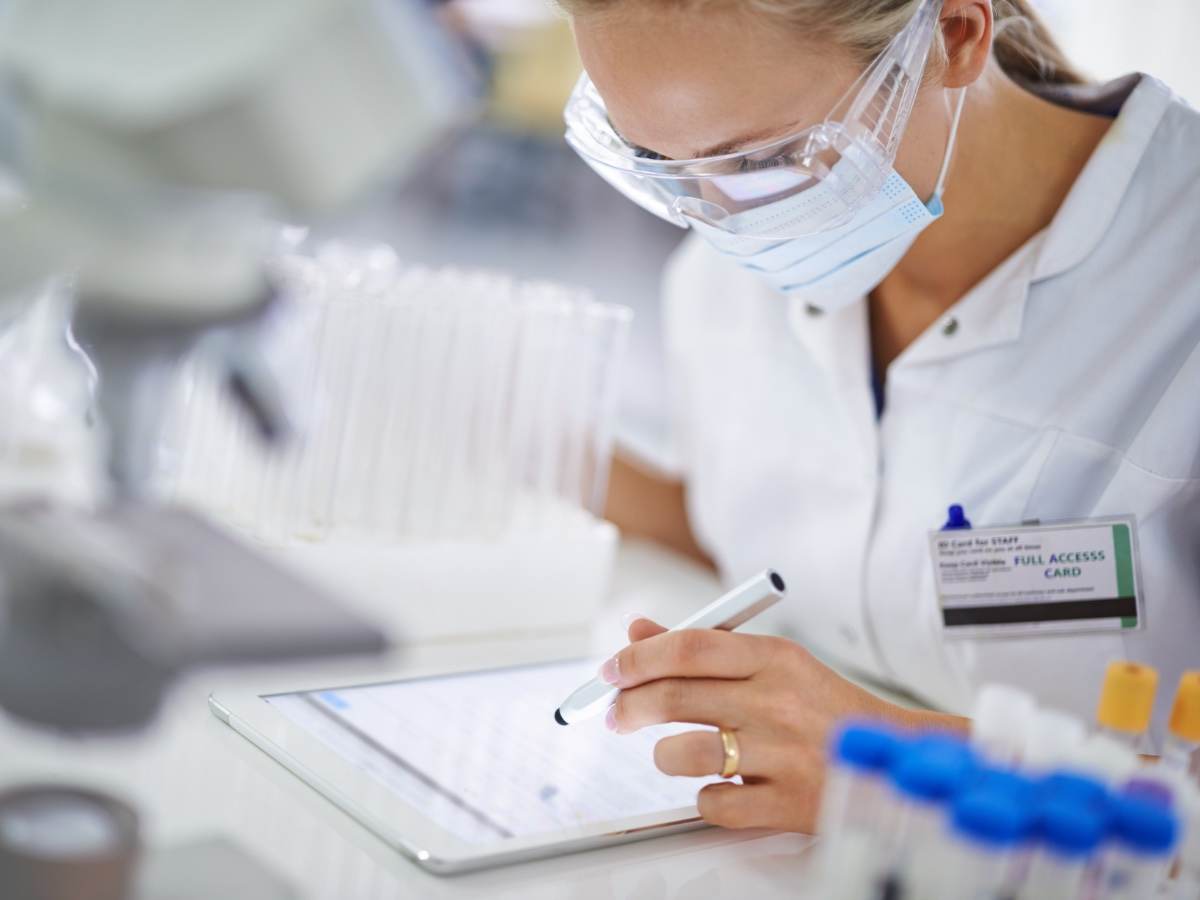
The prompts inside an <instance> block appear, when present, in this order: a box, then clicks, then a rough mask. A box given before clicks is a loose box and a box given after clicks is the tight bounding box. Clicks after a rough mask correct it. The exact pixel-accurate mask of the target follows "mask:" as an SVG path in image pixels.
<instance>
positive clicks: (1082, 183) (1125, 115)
mask: <svg viewBox="0 0 1200 900" xmlns="http://www.w3.org/2000/svg"><path fill="white" fill-rule="evenodd" d="M1041 93H1042V95H1043V96H1045V97H1046V99H1048V100H1051V101H1053V102H1055V103H1061V104H1062V105H1064V106H1071V107H1072V108H1075V109H1081V110H1086V111H1088V112H1093V113H1099V114H1107V115H1111V114H1114V113H1115V114H1116V118H1115V120H1114V121H1113V124H1112V125H1111V126H1110V128H1109V130H1108V132H1107V133H1106V134H1105V136H1104V138H1103V139H1102V140H1101V141H1100V143H1099V145H1098V146H1097V147H1096V149H1095V151H1094V152H1093V153H1092V156H1091V158H1089V159H1088V161H1087V163H1086V165H1084V167H1083V171H1081V172H1080V174H1079V177H1078V178H1077V179H1076V180H1075V184H1074V185H1072V187H1071V190H1070V191H1069V192H1068V194H1067V196H1066V199H1065V200H1064V201H1063V203H1062V205H1061V206H1060V207H1059V209H1058V212H1057V213H1055V215H1054V218H1053V219H1052V220H1051V222H1050V224H1049V225H1048V226H1047V227H1046V228H1045V229H1043V230H1042V231H1041V232H1039V233H1038V234H1036V235H1034V236H1033V237H1032V238H1030V239H1029V240H1028V241H1027V242H1026V243H1025V244H1024V245H1022V246H1021V247H1020V248H1019V249H1018V250H1017V251H1016V252H1015V253H1013V255H1012V256H1010V257H1009V258H1008V259H1007V260H1005V261H1004V262H1003V263H1001V264H1000V265H999V266H998V267H997V268H996V269H994V270H993V271H992V272H990V273H989V274H988V275H987V276H986V277H985V278H984V279H983V280H982V281H981V282H980V283H979V284H977V285H976V286H975V287H974V288H972V289H971V290H970V291H968V292H967V293H966V294H965V295H964V296H963V297H962V299H960V300H959V301H958V302H957V303H956V304H954V305H953V306H952V307H950V309H949V310H947V312H946V315H945V316H943V317H942V319H941V320H939V321H938V322H936V323H935V324H934V325H933V326H932V327H931V328H929V329H927V330H926V331H925V332H924V333H923V334H922V335H921V336H920V337H919V338H917V340H916V341H914V342H913V344H912V345H911V346H909V347H908V348H907V349H906V350H905V351H904V352H903V353H902V354H901V355H900V357H899V358H898V359H897V363H898V364H900V365H913V364H918V363H925V362H935V361H940V360H944V359H949V358H952V357H956V356H962V355H964V354H967V353H973V352H976V351H978V350H984V349H988V348H990V347H996V346H1000V345H1003V344H1007V343H1011V342H1013V341H1016V340H1017V339H1018V338H1019V337H1020V335H1021V323H1022V320H1023V318H1024V314H1025V303H1026V301H1027V300H1028V299H1029V290H1030V287H1031V286H1032V285H1033V284H1035V283H1037V282H1038V281H1041V280H1043V279H1047V278H1051V277H1053V276H1055V275H1060V274H1062V273H1063V272H1066V271H1067V270H1069V269H1071V268H1073V267H1074V266H1077V265H1079V264H1080V263H1081V262H1083V261H1084V260H1085V259H1086V258H1087V257H1088V255H1089V254H1090V253H1091V252H1092V251H1093V250H1095V249H1096V247H1097V246H1098V245H1099V244H1100V242H1101V240H1102V239H1103V238H1104V235H1105V234H1106V233H1107V231H1108V229H1109V228H1110V227H1111V226H1112V223H1113V219H1114V218H1115V217H1116V215H1117V210H1118V208H1119V207H1120V204H1121V201H1122V199H1123V198H1124V196H1125V193H1126V191H1127V190H1128V188H1129V184H1130V182H1131V181H1132V180H1133V176H1134V173H1135V172H1136V171H1137V168H1138V165H1139V164H1140V163H1141V160H1142V157H1143V156H1144V154H1145V152H1146V149H1147V147H1148V146H1149V145H1150V141H1151V138H1152V137H1153V135H1154V133H1155V131H1156V129H1157V128H1158V124H1159V121H1160V120H1161V119H1162V117H1163V115H1164V113H1165V112H1166V109H1167V106H1168V105H1169V104H1170V102H1171V98H1172V94H1171V91H1170V89H1169V88H1167V87H1166V85H1164V84H1163V83H1162V82H1160V81H1158V80H1156V79H1154V78H1150V77H1149V76H1146V75H1140V74H1133V75H1127V76H1125V77H1123V78H1119V79H1117V80H1115V81H1111V82H1109V83H1107V84H1103V85H1073V86H1071V87H1055V88H1051V89H1046V90H1043V91H1042V92H1041Z"/></svg>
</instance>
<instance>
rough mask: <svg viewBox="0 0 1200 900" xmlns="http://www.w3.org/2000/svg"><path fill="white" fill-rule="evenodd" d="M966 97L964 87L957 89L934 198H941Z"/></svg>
mask: <svg viewBox="0 0 1200 900" xmlns="http://www.w3.org/2000/svg"><path fill="white" fill-rule="evenodd" d="M966 98H967V89H966V88H965V87H962V88H959V89H958V97H957V99H956V100H955V101H954V118H952V119H951V120H950V136H949V137H948V138H947V139H946V155H945V156H943V157H942V168H941V171H939V172H938V177H937V183H936V184H935V185H934V186H933V197H934V199H938V200H940V199H941V196H942V189H943V188H945V187H946V176H947V175H948V174H949V173H950V160H951V158H952V157H953V156H954V144H955V141H956V140H957V138H958V123H959V120H960V119H961V118H962V110H963V101H964V100H965V99H966Z"/></svg>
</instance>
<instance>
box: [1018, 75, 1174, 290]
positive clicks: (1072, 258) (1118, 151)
mask: <svg viewBox="0 0 1200 900" xmlns="http://www.w3.org/2000/svg"><path fill="white" fill-rule="evenodd" d="M1043 96H1045V97H1046V99H1047V100H1051V101H1053V102H1055V103H1061V104H1062V105H1064V106H1070V107H1072V108H1075V109H1080V110H1083V111H1085V112H1094V113H1100V114H1102V115H1103V114H1107V115H1112V114H1114V113H1115V114H1116V118H1115V119H1114V121H1113V123H1112V125H1111V126H1110V128H1109V129H1108V133H1107V134H1105V136H1104V138H1103V139H1102V140H1101V141H1100V144H1099V146H1097V147H1096V150H1095V152H1094V153H1093V154H1092V156H1091V158H1090V159H1089V160H1088V162H1087V165H1085V166H1084V167H1083V171H1082V172H1081V173H1080V174H1079V177H1078V178H1077V179H1076V180H1075V184H1074V185H1073V186H1072V188H1071V190H1070V192H1069V193H1068V194H1067V197H1066V199H1065V200H1064V201H1063V203H1062V206H1060V207H1059V210H1058V212H1057V213H1056V214H1055V216H1054V219H1053V221H1052V222H1051V223H1050V227H1049V228H1048V229H1047V231H1046V240H1045V244H1044V246H1043V247H1042V251H1041V254H1040V258H1039V260H1038V265H1037V269H1036V271H1035V272H1034V280H1035V281H1040V280H1042V279H1045V278H1052V277H1053V276H1055V275H1061V274H1062V273H1063V272H1066V271H1067V270H1069V269H1072V268H1074V267H1075V266H1077V265H1079V264H1080V263H1081V262H1083V260H1084V259H1086V258H1087V256H1088V254H1090V253H1091V252H1092V251H1093V250H1094V249H1095V248H1096V246H1097V245H1098V244H1099V243H1100V241H1101V240H1102V239H1103V237H1104V235H1105V234H1106V233H1107V232H1108V229H1109V228H1110V227H1111V226H1112V223H1113V219H1114V218H1115V217H1116V215H1117V210H1118V208H1119V207H1120V205H1121V201H1122V200H1123V199H1124V197H1125V193H1126V191H1127V190H1128V189H1129V183H1130V181H1132V180H1133V175H1134V173H1135V172H1136V171H1137V168H1138V165H1139V164H1140V163H1141V161H1142V157H1143V156H1144V155H1145V153H1146V149H1147V148H1148V147H1149V146H1150V141H1151V139H1152V138H1153V137H1154V134H1155V132H1156V131H1157V130H1158V125H1159V122H1161V121H1162V118H1163V115H1164V114H1165V113H1166V111H1167V107H1168V106H1169V105H1170V103H1171V99H1172V97H1173V95H1172V93H1171V89H1170V88H1168V87H1167V86H1166V85H1165V84H1163V83H1162V82H1161V81H1159V80H1158V79H1156V78H1151V77H1150V76H1149V75H1142V74H1139V73H1134V74H1132V75H1126V76H1125V77H1123V78H1118V79H1116V80H1115V81H1110V82H1108V83H1107V84H1103V85H1092V86H1086V85H1085V86H1078V85H1074V86H1071V87H1059V88H1054V89H1052V90H1048V91H1045V92H1043ZM1118 110H1119V112H1118Z"/></svg>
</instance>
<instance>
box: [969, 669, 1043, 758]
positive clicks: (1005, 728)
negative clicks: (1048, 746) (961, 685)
mask: <svg viewBox="0 0 1200 900" xmlns="http://www.w3.org/2000/svg"><path fill="white" fill-rule="evenodd" d="M1036 711H1037V701H1035V700H1034V699H1033V696H1032V695H1031V694H1029V693H1028V692H1026V691H1022V690H1020V689H1019V688H1015V687H1010V686H1009V685H1007V684H985V685H983V686H982V687H981V688H980V689H979V691H978V693H976V695H975V705H974V708H973V709H972V712H971V745H972V746H973V747H974V748H975V749H976V751H977V752H978V753H979V754H980V756H982V757H983V758H984V759H986V760H987V761H988V762H990V763H992V764H994V765H998V766H1011V765H1015V764H1016V763H1017V762H1018V761H1019V760H1020V759H1021V756H1022V755H1023V753H1024V751H1025V745H1026V742H1027V740H1028V735H1029V728H1030V725H1031V724H1032V722H1033V717H1034V714H1035V713H1036Z"/></svg>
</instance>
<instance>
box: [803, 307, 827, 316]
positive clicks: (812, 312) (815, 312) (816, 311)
mask: <svg viewBox="0 0 1200 900" xmlns="http://www.w3.org/2000/svg"><path fill="white" fill-rule="evenodd" d="M804 311H805V312H806V313H808V315H809V317H810V318H813V319H815V318H817V316H823V315H825V310H823V309H821V307H819V306H813V305H812V304H811V303H806V304H804Z"/></svg>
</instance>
